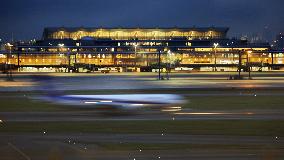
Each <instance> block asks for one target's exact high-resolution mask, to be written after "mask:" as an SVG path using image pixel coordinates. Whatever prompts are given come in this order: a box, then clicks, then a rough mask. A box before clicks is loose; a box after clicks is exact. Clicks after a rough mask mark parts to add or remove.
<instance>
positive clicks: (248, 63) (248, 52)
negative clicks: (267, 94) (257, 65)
mask: <svg viewBox="0 0 284 160" xmlns="http://www.w3.org/2000/svg"><path fill="white" fill-rule="evenodd" d="M250 54H252V51H251V50H249V51H247V67H248V71H249V79H251V71H250V70H251V66H250V59H249V57H250Z"/></svg>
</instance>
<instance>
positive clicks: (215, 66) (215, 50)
mask: <svg viewBox="0 0 284 160" xmlns="http://www.w3.org/2000/svg"><path fill="white" fill-rule="evenodd" d="M213 46H214V71H215V72H216V71H217V57H216V54H217V47H218V46H219V43H214V44H213Z"/></svg>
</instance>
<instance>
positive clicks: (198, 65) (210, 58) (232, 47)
mask: <svg viewBox="0 0 284 160" xmlns="http://www.w3.org/2000/svg"><path fill="white" fill-rule="evenodd" d="M228 31H229V28H225V27H206V28H197V27H189V28H177V27H173V28H83V27H79V28H65V27H58V28H45V29H44V32H43V36H42V39H41V40H38V41H33V42H29V43H16V44H13V45H10V46H6V48H7V50H6V51H4V52H3V51H2V52H1V54H0V63H2V64H5V63H8V64H13V65H15V67H16V68H18V69H19V71H57V72H67V71H69V72H70V71H72V72H74V71H76V72H86V71H97V70H100V69H102V68H104V69H105V68H108V69H111V70H113V71H120V72H123V71H141V72H142V71H153V70H155V69H157V68H159V66H160V67H162V68H164V67H165V66H170V68H171V69H172V70H176V71H182V70H184V71H185V70H196V71H216V70H217V71H237V69H238V68H240V67H242V68H243V69H245V66H248V65H247V64H249V65H250V67H251V68H252V70H254V71H259V70H272V69H281V68H282V66H284V65H283V64H284V55H283V52H282V51H274V50H272V49H271V48H270V45H269V44H268V43H257V44H255V43H249V42H248V41H247V40H243V39H229V38H227V33H228ZM239 64H241V65H239Z"/></svg>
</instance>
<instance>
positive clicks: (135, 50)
mask: <svg viewBox="0 0 284 160" xmlns="http://www.w3.org/2000/svg"><path fill="white" fill-rule="evenodd" d="M133 46H134V52H135V71H137V47H138V44H137V43H135V44H134V45H133Z"/></svg>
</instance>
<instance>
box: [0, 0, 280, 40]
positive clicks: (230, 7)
mask: <svg viewBox="0 0 284 160" xmlns="http://www.w3.org/2000/svg"><path fill="white" fill-rule="evenodd" d="M283 6H284V1H283V0H5V1H2V2H1V5H0V18H1V25H0V38H2V39H4V40H10V39H11V37H12V33H13V35H14V38H15V39H17V40H27V39H33V38H36V39H38V38H41V35H42V31H43V28H44V27H61V26H65V27H69V26H71V27H82V26H85V27H100V26H103V27H116V26H121V27H123V26H126V27H133V26H140V27H143V26H145V27H158V26H162V27H172V26H181V27H187V26H189V27H191V26H196V27H198V26H201V27H207V26H221V27H222V26H225V27H226V26H228V27H230V28H231V30H230V36H240V35H243V34H248V35H253V34H259V35H264V36H265V37H266V38H269V39H271V38H272V37H274V36H275V35H276V34H277V33H278V32H280V31H283V30H284V14H283V13H282V12H283V11H282V10H283V9H282V8H283Z"/></svg>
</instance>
